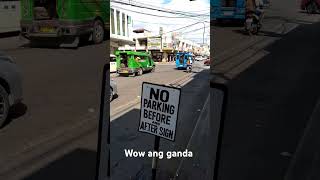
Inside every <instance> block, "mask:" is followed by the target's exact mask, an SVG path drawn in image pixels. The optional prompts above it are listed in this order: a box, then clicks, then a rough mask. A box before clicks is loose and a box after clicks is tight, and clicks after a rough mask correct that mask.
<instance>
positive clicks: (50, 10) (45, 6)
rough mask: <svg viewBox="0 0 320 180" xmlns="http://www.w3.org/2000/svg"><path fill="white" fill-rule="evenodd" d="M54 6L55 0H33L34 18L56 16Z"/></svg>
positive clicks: (52, 17) (41, 18) (42, 18)
mask: <svg viewBox="0 0 320 180" xmlns="http://www.w3.org/2000/svg"><path fill="white" fill-rule="evenodd" d="M56 7H57V2H56V1H47V0H36V1H34V18H35V19H36V20H47V19H54V18H58V14H57V11H56Z"/></svg>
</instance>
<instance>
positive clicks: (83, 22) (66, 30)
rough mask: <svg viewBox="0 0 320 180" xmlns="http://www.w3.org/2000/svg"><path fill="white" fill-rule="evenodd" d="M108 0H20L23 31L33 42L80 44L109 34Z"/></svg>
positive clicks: (99, 40) (96, 41) (97, 41)
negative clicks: (80, 41) (51, 41)
mask: <svg viewBox="0 0 320 180" xmlns="http://www.w3.org/2000/svg"><path fill="white" fill-rule="evenodd" d="M109 6H110V1H109V0H85V1H84V0H21V22H20V26H21V35H22V36H23V37H25V38H27V39H29V40H30V41H31V43H32V42H38V41H48V39H50V40H53V41H56V42H61V44H62V46H63V45H68V44H69V45H71V46H77V45H78V43H79V40H80V39H84V40H91V41H93V42H94V43H96V44H99V43H101V42H103V39H104V37H105V36H106V35H107V34H109V33H108V32H107V31H108V30H109V16H110V15H109Z"/></svg>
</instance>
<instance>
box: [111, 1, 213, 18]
mask: <svg viewBox="0 0 320 180" xmlns="http://www.w3.org/2000/svg"><path fill="white" fill-rule="evenodd" d="M111 7H115V8H117V9H122V10H126V11H129V12H134V13H139V14H144V15H149V16H155V17H161V18H184V19H186V18H190V17H192V16H188V17H181V16H179V17H177V16H161V15H156V14H150V13H143V12H139V11H134V10H129V9H126V8H123V7H119V6H114V5H112V6H111ZM193 17H196V16H193ZM207 22H208V21H207Z"/></svg>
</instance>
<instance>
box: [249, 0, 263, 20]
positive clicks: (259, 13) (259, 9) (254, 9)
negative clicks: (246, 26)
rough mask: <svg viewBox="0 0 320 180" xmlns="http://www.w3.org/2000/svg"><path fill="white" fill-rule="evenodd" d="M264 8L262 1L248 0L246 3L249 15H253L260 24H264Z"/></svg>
mask: <svg viewBox="0 0 320 180" xmlns="http://www.w3.org/2000/svg"><path fill="white" fill-rule="evenodd" d="M263 6H264V4H263V1H262V0H247V2H246V11H247V14H251V13H253V14H254V15H255V16H256V18H257V19H258V21H259V22H260V24H261V23H262V19H263V17H264V10H263Z"/></svg>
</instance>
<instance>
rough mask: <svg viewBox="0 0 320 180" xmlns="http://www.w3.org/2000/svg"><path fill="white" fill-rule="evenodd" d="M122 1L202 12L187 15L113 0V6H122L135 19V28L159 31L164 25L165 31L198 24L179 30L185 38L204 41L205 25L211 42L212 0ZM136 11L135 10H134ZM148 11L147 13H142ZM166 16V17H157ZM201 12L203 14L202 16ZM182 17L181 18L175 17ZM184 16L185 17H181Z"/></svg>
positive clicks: (206, 36)
mask: <svg viewBox="0 0 320 180" xmlns="http://www.w3.org/2000/svg"><path fill="white" fill-rule="evenodd" d="M118 1H122V2H126V3H129V2H131V3H132V4H135V3H138V4H137V5H139V6H145V5H144V4H146V5H147V6H151V7H154V8H165V9H169V10H173V11H180V12H181V11H183V12H188V13H193V14H200V15H199V16H196V17H195V16H193V17H185V16H181V15H177V14H172V13H165V12H159V11H155V10H149V9H143V8H138V7H133V6H130V5H122V4H118V3H115V2H112V1H111V6H113V7H115V8H117V7H118V8H119V7H120V8H122V9H123V10H125V11H127V12H129V14H131V16H132V19H133V25H134V29H137V28H145V29H147V30H150V31H153V32H155V33H157V32H159V27H163V30H164V32H168V31H173V30H176V29H179V28H182V27H185V26H188V25H191V24H195V23H197V22H200V23H198V24H196V25H193V26H190V27H188V28H184V29H181V30H179V31H180V32H181V33H182V34H183V38H185V39H188V40H192V41H194V42H196V43H202V42H203V31H204V28H203V27H205V41H204V42H205V43H208V44H209V43H210V16H209V15H210V0H195V1H189V0H118ZM133 11H135V12H133ZM140 12H142V13H146V14H141V13H140ZM147 14H151V15H157V16H165V17H156V16H151V15H147ZM201 14H203V15H204V16H203V15H202V16H201ZM173 17H180V18H173ZM181 17H183V18H181Z"/></svg>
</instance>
